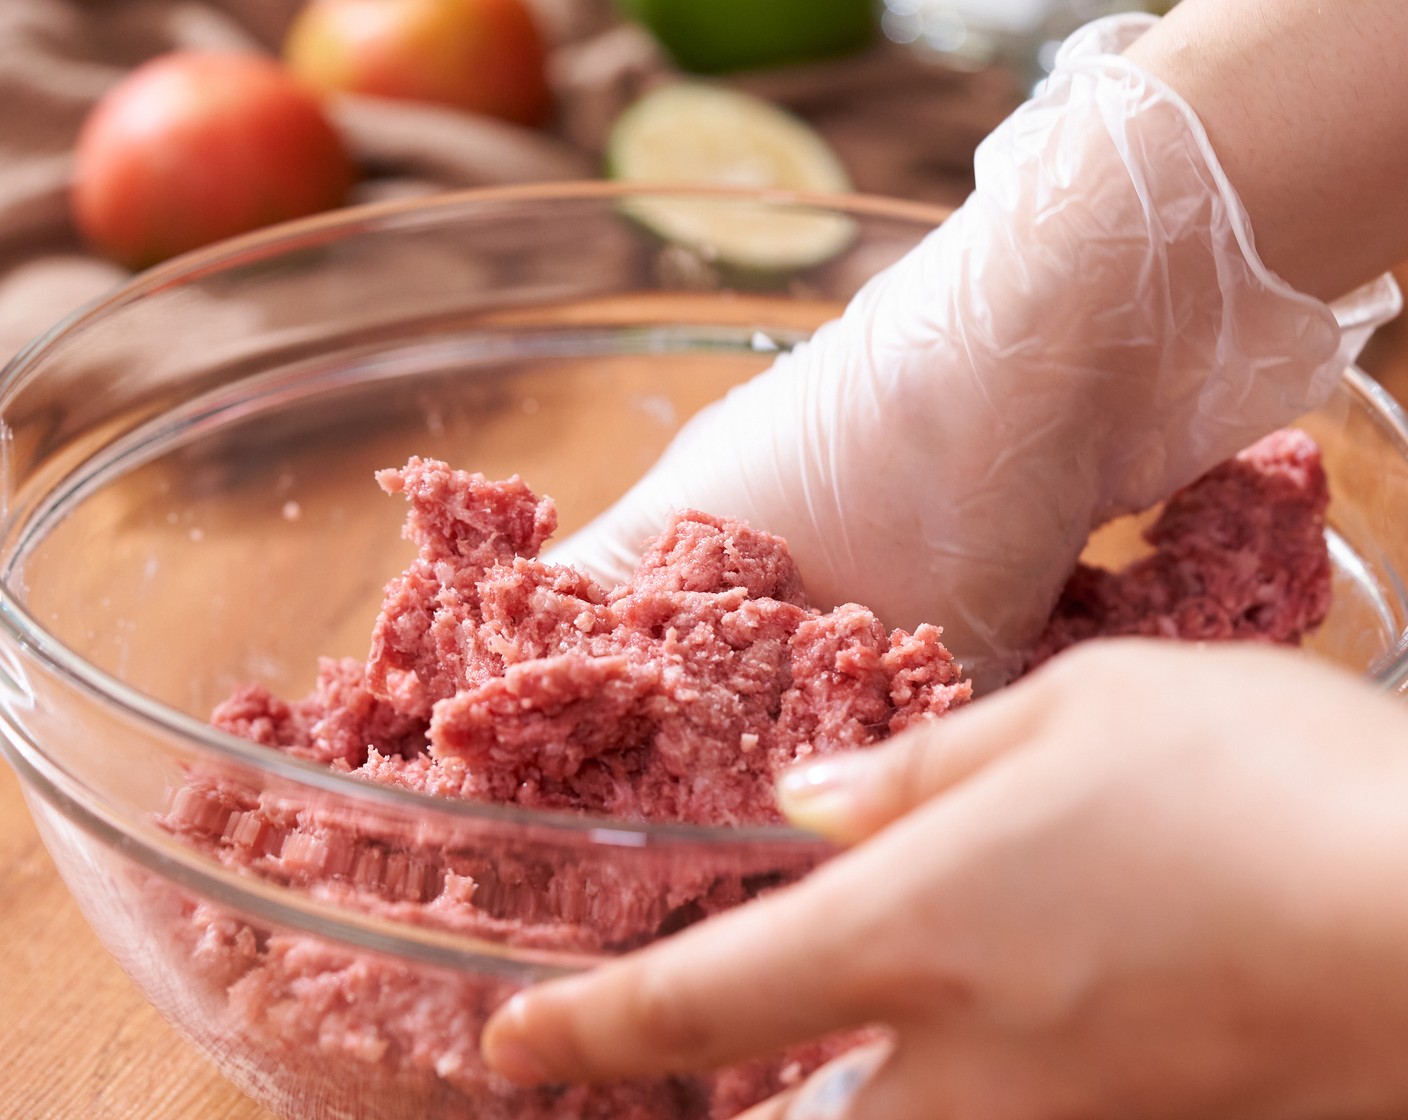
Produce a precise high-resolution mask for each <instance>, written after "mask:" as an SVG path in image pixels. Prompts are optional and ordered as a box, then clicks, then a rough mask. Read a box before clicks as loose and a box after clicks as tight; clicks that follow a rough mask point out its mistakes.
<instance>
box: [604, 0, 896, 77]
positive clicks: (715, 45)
mask: <svg viewBox="0 0 1408 1120" xmlns="http://www.w3.org/2000/svg"><path fill="white" fill-rule="evenodd" d="M618 3H619V5H620V7H621V8H622V9H623V10H624V11H625V12H626V14H627V15H629V16H630V17H631V18H632V19H634V20H636V21H637V22H638V23H641V24H643V25H644V26H645V27H647V28H648V29H649V30H650V31H651V33H652V34H654V36H655V37H656V38H657V39H658V40H659V41H660V43H661V45H662V46H664V48H665V49H666V50H667V51H669V53H670V54H671V55H672V56H673V57H674V60H675V62H677V63H678V64H679V65H680V67H681V68H682V69H685V70H690V71H693V72H695V73H698V74H723V73H727V72H730V71H734V70H750V69H755V68H758V67H763V66H777V65H781V64H783V63H788V62H805V61H807V60H808V59H813V58H827V57H830V56H833V55H838V54H845V53H846V52H848V51H854V50H859V49H860V48H861V47H863V46H865V45H866V44H867V43H869V42H870V41H871V39H872V38H873V37H874V34H875V14H876V13H875V9H876V0H618Z"/></svg>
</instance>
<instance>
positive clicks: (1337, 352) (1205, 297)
mask: <svg viewBox="0 0 1408 1120" xmlns="http://www.w3.org/2000/svg"><path fill="white" fill-rule="evenodd" d="M1152 22H1153V21H1152V19H1150V18H1148V17H1116V18H1114V19H1109V20H1102V21H1099V22H1097V23H1095V24H1092V25H1090V26H1089V27H1087V28H1085V29H1084V30H1082V31H1081V32H1079V33H1077V34H1076V35H1075V36H1073V37H1072V39H1071V40H1069V41H1068V42H1067V43H1066V44H1065V46H1064V47H1063V48H1062V50H1061V52H1060V54H1059V56H1058V61H1057V66H1056V71H1055V73H1054V74H1053V76H1052V78H1051V79H1050V81H1049V83H1048V84H1047V85H1046V87H1045V88H1044V89H1043V90H1042V91H1041V92H1040V93H1038V94H1037V95H1036V97H1034V98H1033V99H1032V100H1031V101H1030V102H1028V103H1027V104H1026V105H1024V106H1023V107H1022V108H1020V109H1019V110H1018V111H1017V112H1016V113H1014V114H1013V115H1012V116H1011V117H1010V118H1009V119H1008V120H1007V121H1005V122H1004V123H1003V124H1002V125H1001V126H999V127H998V129H997V130H996V131H995V132H993V134H992V135H991V136H990V137H989V138H988V139H987V140H985V141H984V142H983V144H982V145H981V147H980V148H979V150H978V153H977V157H976V166H975V170H976V180H977V187H976V190H975V191H974V193H973V194H972V195H971V196H970V197H969V199H968V200H967V201H966V202H965V203H964V205H963V206H962V207H961V208H960V209H959V210H958V211H957V212H956V213H955V214H954V215H953V216H952V217H951V218H950V219H949V220H948V221H947V222H945V223H944V224H943V225H942V226H941V227H940V228H939V229H937V230H935V231H934V232H933V233H932V234H931V235H929V236H928V237H927V238H926V239H925V240H924V241H923V242H922V243H921V244H920V245H919V246H917V247H916V248H915V249H914V250H913V251H911V252H910V253H909V254H908V255H907V256H906V257H904V258H903V259H902V260H900V261H899V262H897V263H896V264H895V265H893V266H891V267H890V268H889V269H887V270H885V271H884V272H882V273H880V274H879V275H877V276H876V277H874V278H873V279H872V280H871V281H870V282H869V283H868V284H867V285H866V286H865V287H864V288H863V289H862V290H861V291H860V292H859V293H858V294H857V295H856V297H855V298H854V300H853V301H852V302H851V304H850V305H849V307H848V308H847V309H846V311H845V313H844V314H843V315H842V317H841V318H840V319H838V320H836V321H834V322H832V323H828V324H827V325H825V326H823V327H822V328H821V329H820V330H819V331H818V332H817V333H816V335H815V336H814V337H813V339H812V340H811V342H810V343H809V344H807V345H805V346H801V347H798V348H797V349H795V350H793V351H792V352H791V353H788V354H786V355H784V356H782V357H780V358H779V359H778V361H777V362H776V363H775V364H774V365H773V366H772V368H771V369H769V370H767V371H766V372H764V373H763V374H761V375H759V376H758V377H757V378H755V379H754V380H752V381H750V382H749V383H747V384H745V385H743V386H741V387H739V388H737V389H735V390H733V391H732V392H731V393H729V394H728V396H727V397H726V398H724V399H723V400H722V401H719V402H717V403H715V404H714V405H712V406H711V407H709V408H708V409H706V410H705V411H704V412H702V413H701V414H699V415H698V416H697V417H695V418H694V419H693V420H692V421H691V422H690V423H689V425H687V426H686V428H685V429H684V430H683V431H682V432H681V433H680V435H679V436H678V437H677V438H676V440H675V441H674V443H673V444H672V445H671V446H670V447H669V449H668V450H667V451H666V453H665V455H664V456H663V457H662V459H661V460H660V462H659V463H658V464H657V465H656V466H655V467H654V468H653V469H652V470H651V471H650V472H649V473H648V474H647V475H646V476H645V477H644V478H643V479H642V480H641V481H640V482H639V483H638V484H637V485H636V486H635V487H634V488H633V489H632V490H631V491H630V492H629V493H628V494H627V495H626V496H625V497H624V498H623V499H622V500H621V501H620V502H619V503H618V504H617V505H616V506H615V507H613V508H612V509H610V510H609V511H607V512H606V513H605V514H603V515H602V516H601V517H600V518H598V519H597V520H596V521H595V522H593V523H592V524H591V525H589V526H588V527H587V528H586V529H585V530H583V531H582V532H581V533H579V534H578V535H577V536H575V537H573V538H571V539H570V540H568V541H567V542H565V543H564V545H563V546H562V547H561V548H560V549H559V550H558V553H557V555H556V556H555V557H554V558H555V559H562V560H566V561H570V562H572V563H576V564H580V565H582V566H584V567H586V568H588V569H589V570H591V571H593V572H595V573H596V574H598V575H599V576H602V577H603V578H605V579H608V580H613V579H621V578H624V577H625V576H626V575H627V574H628V573H629V571H630V569H631V566H632V563H633V561H634V559H635V556H636V554H637V550H638V548H639V546H640V543H641V541H642V540H643V539H644V538H646V537H647V536H649V535H651V534H652V533H654V532H656V531H658V529H659V527H660V525H661V523H662V521H663V517H664V514H665V513H666V511H668V510H669V509H672V508H681V507H693V508H698V509H704V510H708V511H710V512H713V513H720V514H729V515H733V516H737V517H742V518H745V519H746V520H747V521H749V522H750V523H751V524H753V525H755V526H758V527H761V528H764V529H767V530H769V531H771V532H774V533H777V534H780V535H781V536H783V537H785V538H786V539H787V540H788V542H789V544H790V545H791V548H792V551H793V553H794V555H795V556H796V559H797V561H798V564H799V566H800V568H801V572H802V575H803V578H804V581H805V583H806V587H807V591H808V593H809V594H810V595H811V597H812V598H813V599H814V600H815V601H816V602H817V603H818V604H819V605H824V606H830V605H832V604H834V603H836V602H840V601H846V600H852V601H857V602H861V603H864V604H866V605H867V606H869V607H871V608H872V609H874V610H875V611H876V613H877V614H878V615H879V616H880V617H881V618H882V619H883V620H884V621H885V622H886V623H888V624H889V625H892V626H905V627H911V626H913V625H915V624H916V623H919V622H921V621H928V622H935V623H938V624H939V625H941V626H943V627H944V637H945V641H946V642H947V643H948V645H949V646H950V648H952V649H953V650H954V652H955V653H956V654H958V656H959V658H960V659H961V661H962V662H963V663H964V665H965V666H966V667H967V668H968V670H969V671H970V672H971V673H972V674H973V676H974V680H975V683H976V684H978V686H979V687H983V686H991V685H993V684H996V683H1000V682H1001V681H1002V680H1004V679H1005V678H1006V677H1008V676H1009V675H1010V674H1011V673H1012V672H1013V671H1014V669H1015V667H1016V665H1017V663H1018V662H1019V660H1020V656H1021V652H1022V650H1023V648H1024V646H1025V645H1026V644H1027V643H1028V642H1030V641H1031V640H1032V638H1033V637H1034V636H1035V634H1036V633H1037V632H1038V631H1039V630H1040V628H1041V626H1042V623H1043V622H1044V620H1045V619H1046V617H1047V615H1048V613H1049V611H1050V608H1051V606H1052V604H1053V603H1054V601H1055V598H1056V596H1057V594H1058V593H1059V590H1060V588H1061V586H1062V584H1063V582H1064V581H1065V579H1066V577H1067V575H1068V573H1069V572H1070V570H1071V567H1072V566H1073V564H1074V562H1075V560H1076V557H1077V556H1078V554H1079V552H1080V550H1081V547H1082V546H1083V544H1084V542H1085V540H1086V538H1087V536H1088V534H1089V533H1090V531H1091V529H1092V528H1094V527H1095V526H1097V525H1098V524H1100V523H1101V522H1103V521H1105V520H1107V519H1108V518H1110V517H1113V516H1115V515H1117V514H1120V513H1123V512H1128V511H1131V510H1135V509H1141V508H1144V507H1146V506H1148V505H1150V504H1152V503H1153V502H1155V501H1157V500H1159V499H1160V498H1162V497H1164V496H1166V495H1167V494H1168V493H1170V492H1171V491H1172V490H1174V489H1176V488H1177V487H1179V486H1181V485H1183V484H1185V483H1187V482H1189V481H1191V480H1192V479H1193V478H1195V477H1197V476H1198V475H1199V474H1201V473H1202V472H1203V471H1204V470H1206V469H1207V468H1209V467H1211V466H1213V465H1214V464H1215V463H1217V462H1218V461H1220V460H1221V459H1223V458H1225V457H1227V456H1228V455H1231V454H1233V453H1235V452H1236V451H1238V450H1239V449H1240V448H1242V447H1243V446H1245V445H1246V444H1248V443H1250V442H1251V441H1252V440H1254V439H1255V438H1257V437H1259V436H1261V435H1263V434H1265V433H1266V432H1267V431H1269V430H1271V429H1273V428H1275V427H1277V426H1280V425H1282V424H1284V423H1286V422H1287V421H1289V420H1291V419H1293V418H1295V417H1296V416H1298V415H1300V414H1302V413H1304V412H1306V411H1307V410H1309V409H1311V408H1313V407H1314V406H1315V405H1317V404H1318V403H1320V402H1321V401H1323V400H1324V399H1325V397H1326V396H1327V395H1328V393H1329V392H1330V390H1331V388H1332V387H1333V385H1334V383H1335V381H1336V379H1337V377H1338V375H1339V373H1340V371H1341V370H1342V369H1343V368H1344V366H1345V365H1346V364H1347V363H1348V362H1349V361H1350V360H1352V358H1353V355H1354V354H1355V353H1356V352H1357V350H1358V348H1359V347H1360V346H1362V344H1363V342H1364V341H1365V339H1366V338H1367V337H1368V333H1369V331H1371V330H1372V328H1373V326H1374V325H1376V324H1377V323H1378V322H1380V321H1382V320H1383V319H1386V318H1388V317H1390V316H1391V315H1393V314H1396V313H1397V311H1398V308H1399V297H1398V293H1397V289H1396V288H1395V287H1394V286H1393V284H1392V281H1390V280H1387V279H1385V280H1383V281H1380V282H1378V283H1377V284H1375V285H1370V286H1369V287H1368V288H1366V289H1363V290H1361V291H1360V292H1359V293H1356V295H1355V296H1354V297H1352V298H1351V299H1350V300H1349V301H1348V302H1347V303H1346V304H1345V305H1344V308H1343V317H1344V319H1345V324H1346V329H1345V330H1343V331H1342V330H1341V329H1340V327H1339V325H1338V324H1337V322H1336V316H1335V313H1334V312H1332V310H1331V309H1330V308H1329V307H1328V306H1326V305H1325V304H1324V303H1321V302H1320V301H1319V300H1316V299H1313V298H1311V297H1309V296H1306V295H1303V294H1300V293H1298V292H1296V291H1294V290H1292V289H1291V288H1289V287H1288V286H1287V285H1286V284H1284V283H1283V282H1282V281H1281V280H1279V279H1278V278H1277V277H1276V276H1274V275H1272V274H1271V273H1269V272H1268V271H1267V269H1266V268H1265V267H1264V266H1263V265H1262V264H1261V262H1260V260H1259V259H1258V258H1257V256H1256V253H1255V250H1254V249H1253V246H1252V234H1251V230H1250V228H1249V225H1248V221H1247V217H1246V214H1245V212H1244V211H1243V208H1242V206H1241V204H1240V202H1239V201H1238V199H1237V197H1236V195H1235V193H1234V192H1233V190H1232V188H1231V186H1230V185H1229V183H1228V182H1227V180H1226V177H1225V176H1224V175H1223V173H1222V170H1221V168H1220V166H1219V164H1218V161H1217V157H1216V156H1215V155H1214V153H1213V152H1212V150H1211V149H1210V147H1209V144H1208V140H1207V137H1206V135H1205V133H1204V131H1203V129H1202V127H1201V126H1200V124H1199V123H1198V120H1197V118H1196V117H1195V116H1194V114H1193V112H1192V110H1191V109H1190V108H1189V107H1188V106H1187V104H1186V103H1185V102H1184V101H1183V100H1182V99H1181V98H1180V97H1179V96H1178V95H1177V94H1176V93H1174V92H1173V91H1172V90H1171V89H1169V88H1168V87H1167V86H1165V85H1163V84H1162V83H1161V82H1159V81H1158V80H1156V79H1155V78H1153V77H1152V76H1150V75H1148V74H1147V73H1145V72H1143V71H1142V70H1140V69H1139V68H1138V67H1136V66H1135V65H1134V64H1133V63H1131V62H1129V61H1127V60H1126V59H1124V58H1122V57H1120V56H1119V55H1117V54H1116V53H1114V52H1116V51H1119V50H1122V49H1123V48H1124V47H1126V46H1127V45H1128V44H1129V43H1130V42H1132V41H1133V40H1134V39H1135V38H1137V37H1138V35H1139V34H1141V33H1142V32H1143V31H1144V30H1146V29H1147V27H1148V26H1150V25H1151V23H1152ZM916 142H919V141H916Z"/></svg>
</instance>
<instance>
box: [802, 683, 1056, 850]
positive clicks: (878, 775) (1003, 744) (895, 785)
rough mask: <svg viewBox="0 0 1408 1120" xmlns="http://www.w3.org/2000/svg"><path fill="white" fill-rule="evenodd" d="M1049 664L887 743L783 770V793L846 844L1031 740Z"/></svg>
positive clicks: (1040, 719)
mask: <svg viewBox="0 0 1408 1120" xmlns="http://www.w3.org/2000/svg"><path fill="white" fill-rule="evenodd" d="M1051 691H1052V690H1051V687H1050V683H1049V672H1048V671H1047V670H1043V671H1041V672H1038V673H1036V674H1033V676H1032V677H1030V678H1028V679H1027V680H1025V681H1022V682H1019V683H1018V684H1015V685H1013V686H1012V687H1011V688H1008V689H1006V690H1004V691H1003V692H999V693H997V694H995V695H993V696H990V697H988V698H987V699H984V700H983V701H982V702H981V703H977V704H974V705H972V706H971V707H968V708H963V709H961V710H959V711H957V712H954V713H952V714H951V715H947V716H944V717H943V719H941V720H938V721H936V722H932V723H924V724H921V725H919V726H917V727H912V728H910V729H909V730H907V731H904V732H902V733H900V734H899V735H896V736H895V737H894V738H892V739H890V740H889V741H888V742H886V743H885V744H884V745H883V746H879V747H876V748H874V749H873V750H866V751H853V752H849V753H846V754H837V755H830V756H828V757H826V758H822V759H818V760H817V761H815V762H810V763H805V764H803V765H801V766H797V767H794V768H792V769H791V770H789V771H787V772H786V773H785V774H783V776H782V778H781V780H780V781H779V782H778V787H777V799H778V804H779V806H780V807H781V809H782V812H783V813H784V814H785V815H786V816H787V819H788V820H790V821H791V822H792V823H793V824H795V825H797V826H798V827H800V828H805V829H809V830H810V831H812V832H818V833H820V834H822V835H823V836H826V837H827V838H829V839H831V840H835V841H836V842H838V843H841V844H854V843H856V842H857V841H860V840H864V839H865V838H866V837H868V836H872V835H874V834H875V833H876V832H878V831H880V829H882V828H884V827H885V826H886V825H888V824H890V823H891V822H892V821H894V820H897V819H898V818H900V817H902V816H904V815H905V814H906V813H908V812H910V811H911V810H913V809H915V808H916V807H918V806H919V805H920V804H922V803H923V802H925V801H928V800H929V799H930V798H933V797H936V796H938V795H939V794H941V793H944V792H945V791H947V790H950V789H952V788H953V787H954V786H956V785H958V784H959V783H961V782H963V781H964V780H966V779H967V778H969V777H971V776H972V775H973V774H975V773H977V772H978V771H980V770H982V769H984V768H985V767H987V766H989V765H990V764H991V763H992V762H993V761H994V760H995V759H997V758H1000V757H1002V756H1003V755H1005V754H1007V753H1008V752H1010V751H1012V750H1013V749H1015V748H1017V747H1019V746H1021V745H1022V744H1023V743H1025V742H1028V741H1030V740H1031V739H1032V738H1033V737H1034V736H1035V735H1036V734H1037V733H1038V731H1039V730H1040V728H1041V726H1042V725H1043V723H1044V721H1045V717H1046V714H1047V713H1048V712H1049V711H1050V707H1051V696H1050V693H1051Z"/></svg>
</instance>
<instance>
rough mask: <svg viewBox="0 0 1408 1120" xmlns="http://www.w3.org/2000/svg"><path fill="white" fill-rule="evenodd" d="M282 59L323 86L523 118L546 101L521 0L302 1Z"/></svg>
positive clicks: (542, 57) (529, 120)
mask: <svg viewBox="0 0 1408 1120" xmlns="http://www.w3.org/2000/svg"><path fill="white" fill-rule="evenodd" d="M284 57H285V59H286V61H287V62H288V65H289V68H290V69H291V70H293V72H294V73H296V74H297V75H298V76H299V77H301V78H302V79H303V80H304V81H305V82H307V83H308V85H309V86H311V87H312V88H313V89H315V90H318V91H320V92H323V93H333V92H346V93H368V94H374V95H377V96H379V97H396V98H405V99H408V100H412V101H432V102H438V103H440V104H444V105H452V106H455V107H456V108H460V109H468V110H469V111H470V112H473V113H484V114H486V115H488V116H491V117H499V118H501V119H503V120H506V121H513V122H514V123H516V124H525V125H536V124H541V123H542V122H543V120H544V119H545V118H546V116H547V114H548V111H549V110H550V109H551V108H552V94H551V92H550V91H549V89H548V82H547V63H546V52H545V51H544V48H543V42H542V38H541V37H540V36H539V34H538V29H537V26H536V25H535V24H534V22H533V16H532V13H531V12H529V11H528V9H527V8H526V7H525V6H524V4H523V0H312V3H310V4H309V5H308V6H307V7H306V8H305V9H304V10H303V12H302V13H301V14H300V15H299V17H298V19H297V20H296V21H295V22H294V24H293V27H292V28H291V29H290V30H289V35H288V39H287V41H286V42H285V44H284Z"/></svg>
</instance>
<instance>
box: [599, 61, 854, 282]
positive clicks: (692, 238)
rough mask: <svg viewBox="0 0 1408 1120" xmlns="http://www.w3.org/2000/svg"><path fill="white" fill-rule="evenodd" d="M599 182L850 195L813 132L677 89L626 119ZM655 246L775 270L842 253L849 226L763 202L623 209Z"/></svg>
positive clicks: (745, 97) (708, 90) (738, 99)
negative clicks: (657, 240)
mask: <svg viewBox="0 0 1408 1120" xmlns="http://www.w3.org/2000/svg"><path fill="white" fill-rule="evenodd" d="M606 170H607V174H608V175H610V176H611V177H612V178H614V179H623V180H628V181H633V182H650V183H670V184H698V185H704V186H735V187H756V188H766V189H777V190H796V191H807V192H822V193H825V192H833V191H846V190H849V189H850V185H851V183H850V177H849V176H848V175H847V174H846V169H845V168H844V167H843V166H842V165H841V161H840V160H839V159H837V158H836V154H835V153H834V152H833V151H832V150H831V149H830V147H828V146H827V144H826V141H824V140H823V139H822V138H821V137H820V136H819V135H817V133H816V132H815V130H813V129H812V128H811V127H810V126H809V125H807V124H806V123H805V122H803V121H801V120H799V119H798V118H797V117H794V116H793V115H792V114H791V113H788V112H785V111H784V110H782V109H780V108H778V107H777V106H776V105H774V104H772V103H771V102H769V101H764V100H762V99H761V98H758V97H753V96H752V95H750V94H745V93H740V92H738V91H737V90H731V89H724V88H721V87H719V86H713V85H706V84H704V83H701V82H679V83H676V84H673V85H668V86H663V87H661V88H659V89H657V90H654V91H652V92H650V93H648V94H646V95H645V96H644V97H642V98H641V99H640V100H639V101H637V102H636V103H635V104H634V105H632V106H631V107H630V108H629V109H627V110H626V111H625V112H624V113H622V114H621V117H620V119H619V120H617V122H616V125H615V127H614V128H613V129H612V131H611V136H610V138H609V140H608V142H607V148H606ZM625 205H626V207H627V208H628V210H629V212H630V213H631V214H632V215H633V216H634V217H636V218H637V219H638V220H639V221H641V222H642V223H644V224H645V225H646V226H648V227H649V228H650V229H651V230H653V231H654V232H655V233H656V234H658V235H659V236H660V237H663V238H665V239H666V240H668V241H672V242H675V243H677V244H682V245H686V246H688V247H690V248H692V249H694V250H696V251H698V252H699V253H700V254H701V255H703V256H705V257H707V258H709V259H716V260H718V261H720V262H722V263H724V264H730V265H735V266H741V267H744V268H749V269H757V270H761V271H781V270H791V269H797V268H805V267H809V266H811V265H815V264H819V263H821V262H822V261H824V260H826V259H828V258H829V257H831V256H833V255H835V254H836V253H838V252H839V251H840V250H841V249H843V248H845V246H846V244H847V243H848V242H849V241H850V238H851V236H852V232H853V226H852V223H851V221H850V220H849V219H848V218H845V217H841V216H839V215H837V214H831V213H822V212H817V213H815V214H808V213H806V212H805V211H798V210H797V209H796V208H795V207H789V208H788V209H787V210H785V211H784V210H783V209H782V208H781V207H780V206H778V205H772V204H769V203H768V202H766V201H762V200H760V201H758V202H756V203H749V204H746V205H744V204H740V203H738V202H726V203H725V202H718V201H711V200H709V199H705V198H700V199H697V200H696V199H685V198H678V197H658V198H657V197H651V196H646V195H643V196H640V197H638V198H633V199H630V200H628V202H627V203H626V204H625Z"/></svg>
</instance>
